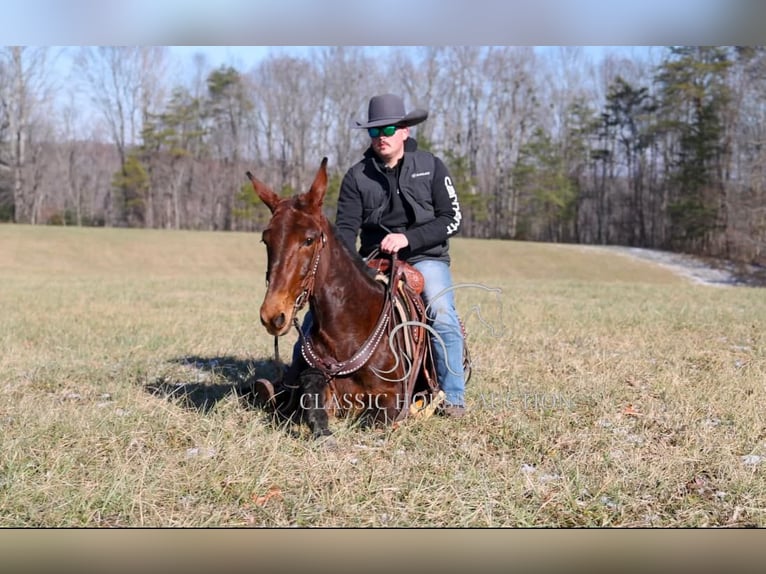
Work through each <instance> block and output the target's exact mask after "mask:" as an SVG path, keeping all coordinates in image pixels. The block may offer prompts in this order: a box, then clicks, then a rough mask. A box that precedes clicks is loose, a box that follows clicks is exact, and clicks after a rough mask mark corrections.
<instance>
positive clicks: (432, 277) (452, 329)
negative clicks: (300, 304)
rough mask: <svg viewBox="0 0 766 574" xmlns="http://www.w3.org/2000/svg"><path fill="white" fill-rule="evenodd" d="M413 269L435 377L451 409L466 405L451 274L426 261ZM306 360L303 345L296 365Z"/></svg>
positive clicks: (296, 350)
mask: <svg viewBox="0 0 766 574" xmlns="http://www.w3.org/2000/svg"><path fill="white" fill-rule="evenodd" d="M413 266H414V267H415V268H416V269H417V270H418V271H420V272H421V273H422V274H423V279H424V281H425V287H424V288H423V300H424V301H425V303H426V312H427V314H428V319H429V323H430V324H431V327H432V328H433V331H435V333H434V332H431V348H432V349H433V354H434V361H435V363H436V377H437V379H438V381H439V386H440V387H441V389H442V390H443V391H444V394H445V395H446V403H447V404H448V405H460V406H463V405H465V377H464V375H463V330H462V329H461V327H460V321H458V317H457V310H456V309H455V294H454V292H453V290H452V273H451V271H450V268H449V265H447V263H445V262H444V261H434V260H430V259H427V260H425V261H419V262H418V263H414V264H413ZM311 323H312V315H311V310H309V311H307V312H306V315H305V316H304V318H303V323H302V324H301V331H302V332H303V333H304V335H308V333H309V332H310V330H311ZM300 360H303V357H302V356H301V342H300V340H298V341H297V342H296V343H295V346H294V347H293V364H295V362H296V361H300Z"/></svg>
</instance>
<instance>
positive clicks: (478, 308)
mask: <svg viewBox="0 0 766 574" xmlns="http://www.w3.org/2000/svg"><path fill="white" fill-rule="evenodd" d="M259 239H260V238H259V236H258V235H251V234H235V233H229V234H223V233H217V234H214V233H202V232H162V231H136V230H115V229H110V230H106V229H66V228H49V227H24V226H0V281H2V287H1V288H0V308H2V314H1V315H0V343H1V344H2V349H3V353H2V356H0V372H1V373H2V375H1V376H0V526H54V527H55V526H238V525H242V526H277V527H282V526H293V525H298V526H493V527H494V526H707V525H711V526H742V525H759V526H760V525H763V524H764V523H765V522H766V520H765V519H764V513H765V512H766V483H765V482H764V479H763V472H764V470H763V469H764V465H766V458H761V457H766V425H764V415H763V404H764V403H765V402H766V401H765V399H766V396H765V395H766V388H765V387H764V384H763V381H764V380H766V367H765V365H766V361H764V346H763V333H764V327H765V326H766V299H764V297H763V292H762V291H761V290H756V289H748V288H726V289H721V288H713V287H705V286H698V285H691V284H689V283H686V282H684V281H683V280H681V279H679V278H677V277H676V276H674V275H672V274H670V273H669V272H668V271H666V270H664V269H660V268H658V267H655V266H652V265H651V264H649V263H646V262H642V261H633V260H631V259H628V258H625V257H622V256H619V255H610V254H607V253H603V252H596V251H594V250H588V249H584V248H581V247H576V246H553V245H541V244H527V243H513V242H493V241H474V240H466V239H461V240H456V241H454V243H453V254H454V264H453V268H454V273H455V277H456V280H457V281H458V282H464V283H475V284H481V285H484V286H485V287H492V288H499V289H501V290H502V292H501V293H500V294H499V297H498V296H497V294H496V293H494V292H492V291H488V290H486V289H482V288H481V287H478V286H477V287H473V288H467V287H466V288H464V289H461V290H460V291H459V292H458V302H459V306H460V310H461V314H462V315H463V316H464V318H465V319H466V323H467V329H468V332H469V337H470V343H471V350H472V354H473V356H474V358H475V370H474V377H473V379H472V381H471V383H470V386H469V393H468V402H469V405H470V406H471V407H472V409H471V413H470V415H469V416H468V417H466V418H465V419H462V420H460V421H458V422H455V421H448V420H443V419H428V420H425V421H411V422H409V423H407V424H405V425H403V426H402V427H400V428H398V429H397V430H360V429H357V428H354V427H352V426H349V425H348V424H346V423H345V422H343V421H334V422H333V428H334V430H335V431H336V432H337V434H338V437H339V443H340V448H339V449H338V450H337V451H326V450H324V449H321V448H318V447H317V446H316V445H314V444H313V443H312V442H311V441H310V440H308V438H307V436H306V435H305V433H298V434H296V433H295V432H288V431H287V430H286V429H280V428H274V427H273V426H272V425H271V424H270V423H269V421H268V419H267V418H266V417H265V416H264V415H263V414H262V413H261V412H259V411H258V410H254V409H251V408H248V407H247V406H246V404H245V403H244V402H243V401H242V400H240V397H239V396H238V393H237V389H238V388H239V387H240V385H241V384H242V383H244V382H245V381H246V380H247V379H248V378H249V377H250V376H252V375H253V374H259V375H262V374H264V375H269V374H271V373H273V372H274V368H275V367H274V365H273V364H272V363H271V362H270V358H271V356H272V352H273V348H272V344H273V341H272V339H271V338H270V337H269V336H267V334H266V333H265V331H264V330H263V328H262V327H261V326H260V323H259V320H258V307H259V306H260V303H261V300H262V297H263V293H264V281H263V272H264V258H265V254H264V249H263V246H262V245H261V244H259ZM292 340H294V339H290V338H286V339H285V340H284V341H283V342H282V347H281V348H282V351H283V354H284V355H285V356H288V355H289V350H290V347H291V344H292ZM293 430H294V429H293ZM743 457H744V458H743ZM762 461H763V462H762Z"/></svg>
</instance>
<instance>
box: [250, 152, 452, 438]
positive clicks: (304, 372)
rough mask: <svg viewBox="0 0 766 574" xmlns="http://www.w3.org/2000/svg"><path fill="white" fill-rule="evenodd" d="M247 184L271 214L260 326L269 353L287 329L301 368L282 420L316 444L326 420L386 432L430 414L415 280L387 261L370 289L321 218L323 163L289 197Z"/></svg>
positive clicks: (424, 331)
mask: <svg viewBox="0 0 766 574" xmlns="http://www.w3.org/2000/svg"><path fill="white" fill-rule="evenodd" d="M246 175H247V177H248V179H249V180H250V181H251V183H252V185H253V188H254V190H255V192H256V194H257V195H258V197H259V198H260V200H261V201H263V203H264V204H265V205H266V206H267V207H268V208H269V210H270V211H271V219H270V221H269V223H268V225H267V227H266V229H265V230H264V231H263V235H262V241H263V243H264V244H265V245H266V252H267V270H266V281H267V290H266V295H265V297H264V300H263V303H262V305H261V308H260V319H261V323H262V324H263V326H264V327H265V328H266V331H267V332H268V333H269V334H271V335H273V336H274V337H275V346H276V345H277V340H278V338H279V337H281V336H283V335H286V334H287V333H288V332H289V331H290V329H292V328H293V327H294V328H296V329H297V330H298V333H299V337H300V342H301V355H302V359H303V361H301V362H302V363H303V364H302V365H301V367H299V368H298V369H295V368H294V367H295V365H293V366H292V367H291V368H292V370H293V371H294V372H295V374H297V371H301V372H300V374H299V375H298V376H297V380H292V378H291V377H289V376H288V377H286V379H287V380H286V381H285V382H284V384H283V387H285V388H287V389H288V390H289V392H287V395H288V396H289V398H288V399H286V400H283V401H282V403H281V405H279V406H278V408H277V409H276V410H277V411H278V412H281V413H282V414H284V415H286V416H288V417H289V416H293V415H295V414H296V413H297V414H298V416H299V420H301V421H305V422H307V423H308V426H309V428H310V429H311V431H312V433H313V434H314V436H315V437H322V436H327V435H331V434H332V433H331V431H330V429H329V424H328V416H331V415H335V416H349V415H351V416H354V417H363V420H364V421H365V422H366V423H383V424H388V423H392V422H395V421H400V420H402V419H403V418H405V417H406V416H408V415H409V414H411V413H413V412H417V409H420V408H424V407H433V406H434V405H435V404H436V403H435V401H436V400H437V398H438V397H439V387H438V382H437V381H436V376H435V369H434V364H433V357H432V355H431V350H430V345H431V337H430V335H431V329H430V327H429V326H428V325H427V319H426V310H425V309H424V308H423V302H422V299H421V298H420V295H419V292H418V281H422V276H420V273H419V272H418V271H417V270H416V269H415V268H414V267H411V266H409V265H407V264H406V263H403V262H401V261H398V260H397V259H396V257H395V256H394V257H392V259H391V261H388V262H387V263H388V267H390V270H389V273H388V275H387V281H381V280H379V278H378V280H376V278H375V277H373V274H371V273H370V271H369V266H368V265H367V263H366V262H365V261H364V260H362V259H361V257H359V255H358V254H356V253H352V252H351V251H349V250H348V248H346V247H345V245H344V244H343V243H342V242H341V241H340V240H339V239H338V238H337V236H336V234H335V231H334V228H333V226H332V225H331V224H330V222H329V221H328V219H327V218H326V217H325V215H324V214H323V212H322V203H323V200H324V197H325V193H326V191H327V158H324V159H323V160H322V162H321V165H320V167H319V169H318V171H317V173H316V176H315V178H314V180H313V183H312V184H311V187H310V189H309V190H308V191H307V192H305V193H301V194H298V195H295V196H293V197H291V198H281V197H279V196H278V195H277V194H276V193H275V192H274V191H273V190H272V189H271V188H270V187H269V186H267V185H266V184H265V183H263V182H262V181H260V180H258V179H257V178H255V177H254V176H253V175H252V173H250V172H249V171H248V172H247V174H246ZM306 304H308V305H309V307H310V309H311V314H312V318H313V321H312V322H311V327H310V330H309V332H308V333H307V334H306V335H304V334H303V333H302V332H301V328H300V326H299V323H298V314H299V312H300V311H301V309H302V308H303V307H304V306H305V305H306ZM290 370H291V369H288V373H289V372H290ZM432 411H433V409H432V408H431V412H432Z"/></svg>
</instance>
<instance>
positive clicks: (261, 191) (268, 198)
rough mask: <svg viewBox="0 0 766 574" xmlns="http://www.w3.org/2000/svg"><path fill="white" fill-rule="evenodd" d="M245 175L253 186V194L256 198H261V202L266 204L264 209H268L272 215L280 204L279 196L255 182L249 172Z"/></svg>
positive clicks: (260, 182)
mask: <svg viewBox="0 0 766 574" xmlns="http://www.w3.org/2000/svg"><path fill="white" fill-rule="evenodd" d="M245 175H246V176H247V179H249V180H250V182H251V183H252V184H253V189H254V190H255V193H257V194H258V197H260V198H261V201H262V202H263V203H265V204H266V207H268V208H269V210H270V211H271V212H272V213H274V210H275V209H276V208H277V205H278V204H279V202H280V199H279V196H278V195H277V194H276V193H274V192H273V191H272V189H271V188H270V187H269V186H268V185H266V184H265V183H263V182H262V181H259V180H257V179H256V178H255V177H254V176H253V174H252V173H250V172H249V171H248V172H246V173H245Z"/></svg>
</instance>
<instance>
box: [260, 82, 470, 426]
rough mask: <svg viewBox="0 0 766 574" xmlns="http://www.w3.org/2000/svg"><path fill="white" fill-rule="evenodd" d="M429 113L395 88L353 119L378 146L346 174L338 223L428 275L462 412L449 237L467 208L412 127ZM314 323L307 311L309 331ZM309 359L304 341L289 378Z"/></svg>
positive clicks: (446, 377) (369, 246) (447, 374)
mask: <svg viewBox="0 0 766 574" xmlns="http://www.w3.org/2000/svg"><path fill="white" fill-rule="evenodd" d="M427 117H428V112H427V111H425V110H420V109H416V110H414V111H412V112H410V113H405V108H404V102H403V100H402V98H401V97H399V96H397V95H394V94H383V95H379V96H374V97H373V98H371V99H370V102H369V107H368V116H367V121H366V122H357V121H352V123H351V127H352V128H357V129H366V130H367V132H368V134H369V136H370V147H369V148H368V149H367V150H366V151H365V153H364V156H363V158H362V159H361V160H360V161H359V162H358V163H356V164H355V165H353V166H352V167H351V168H350V169H349V170H348V171H347V172H346V174H345V176H344V178H343V181H342V184H341V188H340V194H339V196H338V209H337V214H336V218H335V227H336V231H337V233H338V237H339V239H340V240H341V241H342V242H343V243H344V244H345V245H346V247H347V248H348V249H349V250H350V251H351V252H352V253H353V252H354V251H356V240H357V235H361V246H360V249H359V253H360V255H362V256H363V257H366V256H367V255H369V254H370V253H371V252H372V251H373V250H374V249H375V248H378V247H379V248H380V250H382V251H384V252H386V253H396V254H397V256H398V257H399V259H401V260H404V261H407V262H408V263H410V264H412V265H413V266H414V267H416V268H417V269H418V270H419V271H420V272H421V274H422V275H423V278H424V280H425V287H424V290H423V298H424V300H425V302H426V305H427V308H428V317H429V320H430V322H431V326H432V328H433V329H434V331H435V332H436V334H437V335H438V337H434V338H433V342H432V347H433V354H434V359H435V364H436V375H437V377H438V381H439V385H440V387H441V389H442V390H443V391H444V393H445V404H444V406H443V408H442V409H441V411H440V412H441V413H442V414H443V415H445V416H449V417H454V418H459V417H462V416H463V415H464V414H465V400H464V393H465V379H464V375H463V332H462V328H461V326H460V322H459V320H458V316H457V311H456V309H455V299H454V294H453V292H452V290H451V287H452V274H451V272H450V267H449V265H450V256H449V238H450V237H451V236H453V235H455V233H457V232H458V230H459V229H460V221H461V213H460V205H459V203H458V198H457V193H456V191H455V188H454V187H453V185H452V180H451V178H450V175H449V172H448V170H447V168H446V166H445V165H444V163H443V162H442V160H440V159H439V158H438V157H436V156H434V155H433V154H431V153H429V152H426V151H423V150H418V147H417V142H416V141H415V139H413V138H412V137H410V127H412V126H415V125H417V124H419V123H421V122H423V121H425V119H426V118H427ZM310 322H311V318H310V313H307V316H306V320H304V324H303V327H302V328H303V331H304V332H307V331H308V329H309V327H310ZM301 364H303V365H304V366H305V363H303V360H302V357H301V353H300V344H299V343H298V344H296V348H295V349H294V352H293V364H292V365H291V367H292V368H291V369H289V370H288V374H286V376H285V379H292V378H293V377H294V376H296V375H297V371H298V370H300V368H301ZM261 384H263V383H261ZM266 384H267V383H266ZM256 392H257V393H258V395H259V397H261V398H262V400H266V401H268V400H272V399H273V396H274V393H273V389H271V388H268V389H260V390H258V389H256Z"/></svg>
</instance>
